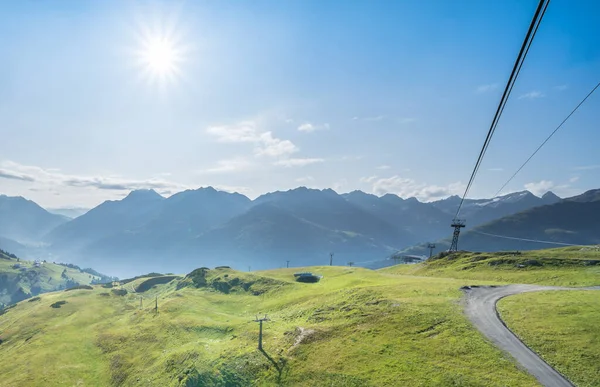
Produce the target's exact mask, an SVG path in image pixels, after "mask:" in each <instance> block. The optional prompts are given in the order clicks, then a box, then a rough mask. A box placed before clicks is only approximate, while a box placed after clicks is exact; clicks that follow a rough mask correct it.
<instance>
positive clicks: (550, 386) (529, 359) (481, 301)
mask: <svg viewBox="0 0 600 387" xmlns="http://www.w3.org/2000/svg"><path fill="white" fill-rule="evenodd" d="M599 289H600V287H588V288H563V287H557V286H539V285H508V286H467V287H464V288H463V289H462V290H463V291H464V292H465V296H466V307H465V312H466V314H467V316H468V317H469V319H470V320H471V322H472V323H473V325H475V327H476V328H477V329H479V330H480V331H481V333H483V334H484V335H485V336H486V337H487V338H488V339H490V340H491V341H492V342H493V343H494V344H496V346H498V347H499V348H500V349H502V350H504V351H506V352H508V353H509V354H511V355H512V356H513V357H514V358H515V359H516V360H517V361H518V362H519V363H520V364H521V365H522V366H523V367H525V369H526V370H527V371H529V373H531V374H532V375H533V376H535V378H536V379H537V380H538V381H539V382H540V383H541V384H542V385H544V386H546V387H573V384H572V383H571V382H569V381H568V380H567V379H566V378H565V377H564V376H563V375H561V374H560V373H559V372H557V371H556V370H555V369H554V368H552V367H551V366H550V365H548V363H546V362H545V361H544V360H542V359H541V358H540V357H539V356H538V355H537V354H536V353H535V352H533V351H532V350H531V349H529V347H527V346H526V345H525V344H524V343H523V342H522V341H521V340H519V338H518V337H517V336H515V334H514V333H512V332H511V331H510V330H509V329H508V328H507V327H506V325H505V324H504V322H503V321H502V319H501V318H500V316H499V314H498V311H497V310H496V302H498V300H499V299H501V298H503V297H506V296H511V295H513V294H519V293H525V292H537V291H542V290H599Z"/></svg>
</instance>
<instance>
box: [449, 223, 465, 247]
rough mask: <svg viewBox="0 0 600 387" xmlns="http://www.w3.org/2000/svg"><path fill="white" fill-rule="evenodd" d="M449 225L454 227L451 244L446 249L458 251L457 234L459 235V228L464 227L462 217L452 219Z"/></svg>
mask: <svg viewBox="0 0 600 387" xmlns="http://www.w3.org/2000/svg"><path fill="white" fill-rule="evenodd" d="M450 226H451V227H454V233H453V234H452V244H451V245H450V249H449V250H448V251H458V236H459V235H460V229H461V228H463V227H465V220H464V219H454V220H453V221H452V224H451V225H450Z"/></svg>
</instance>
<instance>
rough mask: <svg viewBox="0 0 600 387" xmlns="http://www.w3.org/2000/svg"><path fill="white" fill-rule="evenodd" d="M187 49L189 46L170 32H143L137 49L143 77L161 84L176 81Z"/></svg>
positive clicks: (164, 84)
mask: <svg viewBox="0 0 600 387" xmlns="http://www.w3.org/2000/svg"><path fill="white" fill-rule="evenodd" d="M187 51H188V48H187V46H185V45H183V44H182V43H181V41H180V40H179V39H176V38H174V37H172V36H170V35H168V34H160V33H148V32H147V33H145V34H143V35H142V37H141V38H140V39H139V43H138V48H137V49H136V50H135V56H136V58H137V59H136V61H137V67H138V69H139V70H141V71H140V76H141V78H142V79H145V80H146V82H148V83H149V84H158V85H160V86H166V85H168V84H169V83H176V82H177V80H178V79H179V78H181V75H182V74H181V66H182V64H183V62H185V59H186V53H187Z"/></svg>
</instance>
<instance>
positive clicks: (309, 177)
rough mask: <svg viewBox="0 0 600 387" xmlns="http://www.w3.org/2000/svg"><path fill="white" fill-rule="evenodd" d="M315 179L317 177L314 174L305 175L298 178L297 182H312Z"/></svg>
mask: <svg viewBox="0 0 600 387" xmlns="http://www.w3.org/2000/svg"><path fill="white" fill-rule="evenodd" d="M313 181H315V178H314V177H312V176H303V177H299V178H297V179H296V182H298V183H300V184H305V183H310V182H313Z"/></svg>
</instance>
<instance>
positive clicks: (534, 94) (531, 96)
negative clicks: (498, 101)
mask: <svg viewBox="0 0 600 387" xmlns="http://www.w3.org/2000/svg"><path fill="white" fill-rule="evenodd" d="M545 96H546V95H545V94H544V93H542V92H541V91H537V90H534V91H530V92H529V93H525V94H522V95H520V96H519V99H537V98H542V97H545Z"/></svg>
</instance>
